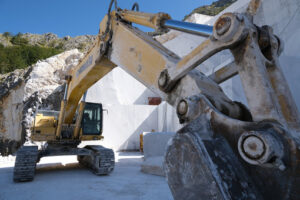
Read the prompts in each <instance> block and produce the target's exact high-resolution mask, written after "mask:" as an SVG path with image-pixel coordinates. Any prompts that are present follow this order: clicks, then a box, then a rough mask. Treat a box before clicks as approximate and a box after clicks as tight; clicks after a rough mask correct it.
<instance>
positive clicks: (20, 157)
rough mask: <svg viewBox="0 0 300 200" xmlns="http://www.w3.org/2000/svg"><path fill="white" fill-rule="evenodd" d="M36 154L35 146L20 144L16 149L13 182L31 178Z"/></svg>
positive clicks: (36, 158) (36, 157)
mask: <svg viewBox="0 0 300 200" xmlns="http://www.w3.org/2000/svg"><path fill="white" fill-rule="evenodd" d="M38 154H39V152H38V147H37V146H22V147H21V148H20V149H19V150H18V151H17V156H16V161H15V167H14V176H13V179H14V181H15V182H25V181H32V180H33V178H34V175H35V168H36V162H37V160H38Z"/></svg>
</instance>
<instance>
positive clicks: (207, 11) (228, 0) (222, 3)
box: [184, 0, 237, 19]
mask: <svg viewBox="0 0 300 200" xmlns="http://www.w3.org/2000/svg"><path fill="white" fill-rule="evenodd" d="M236 1H237V0H218V1H215V2H213V3H212V4H211V5H207V6H201V7H198V8H196V9H194V10H193V11H192V12H191V13H190V14H188V15H186V16H185V17H184V19H186V18H188V17H189V16H191V15H192V14H194V13H198V14H203V15H210V16H215V15H217V14H219V13H220V12H221V11H222V10H224V9H225V8H227V7H228V6H230V5H231V4H232V3H234V2H236Z"/></svg>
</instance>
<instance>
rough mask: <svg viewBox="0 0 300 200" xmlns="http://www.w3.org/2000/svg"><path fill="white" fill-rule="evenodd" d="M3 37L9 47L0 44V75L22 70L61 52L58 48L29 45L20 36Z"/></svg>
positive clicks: (5, 34) (5, 35) (6, 34)
mask: <svg viewBox="0 0 300 200" xmlns="http://www.w3.org/2000/svg"><path fill="white" fill-rule="evenodd" d="M3 36H4V37H5V38H6V40H7V41H6V42H7V43H10V44H11V45H7V46H4V45H3V44H1V43H0V74H4V73H8V72H11V71H14V70H15V69H24V68H26V67H28V66H30V65H32V64H34V63H36V62H37V61H38V60H41V59H46V58H49V57H51V56H53V55H56V54H59V53H61V52H62V51H63V50H62V49H61V48H59V47H57V48H53V47H43V46H38V45H29V44H28V40H27V39H25V38H22V34H17V35H11V34H10V33H4V34H3Z"/></svg>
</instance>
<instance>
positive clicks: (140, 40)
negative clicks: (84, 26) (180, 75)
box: [110, 22, 179, 95]
mask: <svg viewBox="0 0 300 200" xmlns="http://www.w3.org/2000/svg"><path fill="white" fill-rule="evenodd" d="M113 29H114V34H113V39H112V49H111V54H110V59H111V60H112V61H113V62H114V63H116V64H117V65H119V66H120V67H122V68H123V69H124V70H125V71H127V72H128V73H130V74H131V75H132V76H134V77H135V78H136V79H137V80H139V81H141V82H142V83H143V84H144V85H146V86H147V87H148V88H150V89H152V90H154V92H156V93H157V94H161V95H163V94H162V92H161V91H160V90H159V88H158V85H157V82H158V77H159V75H160V73H161V72H162V71H163V70H164V69H165V68H167V67H173V66H175V63H176V62H177V61H178V60H179V57H178V56H177V55H176V54H174V53H173V52H171V51H169V50H168V49H166V48H165V47H163V46H162V45H161V44H160V43H158V42H156V41H154V40H153V39H152V38H151V37H149V36H148V35H146V34H144V33H142V32H140V31H139V30H137V29H134V28H131V27H129V26H127V25H125V24H123V23H121V22H118V23H114V24H113Z"/></svg>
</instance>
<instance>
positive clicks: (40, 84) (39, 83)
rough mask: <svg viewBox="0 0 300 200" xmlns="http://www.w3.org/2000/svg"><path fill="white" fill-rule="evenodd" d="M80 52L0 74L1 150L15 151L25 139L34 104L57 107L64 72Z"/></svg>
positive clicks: (31, 119)
mask: <svg viewBox="0 0 300 200" xmlns="http://www.w3.org/2000/svg"><path fill="white" fill-rule="evenodd" d="M82 57H83V54H82V53H81V52H79V51H78V50H77V49H74V50H70V51H66V52H63V53H61V54H59V55H56V56H53V57H51V58H48V59H46V60H42V61H38V62H37V63H36V64H34V65H32V66H30V67H28V68H26V69H18V70H15V71H13V72H11V73H8V74H4V75H0V154H1V155H7V154H9V153H14V152H15V151H16V150H17V148H18V147H19V146H20V145H21V144H22V143H24V142H25V141H27V140H28V137H29V136H30V127H31V125H32V123H33V115H34V112H35V111H36V109H37V108H39V109H46V110H47V109H51V110H59V106H60V100H61V99H62V96H63V84H64V81H62V80H64V75H65V74H66V72H67V71H68V70H69V69H70V68H72V67H74V66H76V65H77V64H78V62H79V60H80V59H81V58H82Z"/></svg>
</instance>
